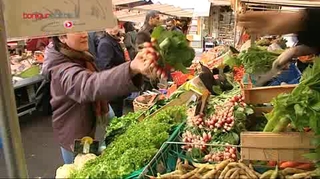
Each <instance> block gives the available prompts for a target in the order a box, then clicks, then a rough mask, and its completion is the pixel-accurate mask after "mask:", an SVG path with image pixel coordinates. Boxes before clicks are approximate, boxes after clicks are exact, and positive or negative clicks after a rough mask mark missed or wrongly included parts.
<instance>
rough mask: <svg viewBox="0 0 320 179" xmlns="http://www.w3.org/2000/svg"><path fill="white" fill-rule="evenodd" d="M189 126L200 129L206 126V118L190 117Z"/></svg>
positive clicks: (201, 116)
mask: <svg viewBox="0 0 320 179" xmlns="http://www.w3.org/2000/svg"><path fill="white" fill-rule="evenodd" d="M188 125H189V126H193V127H198V128H199V129H202V128H204V126H205V116H204V115H203V114H201V115H197V116H189V117H188Z"/></svg>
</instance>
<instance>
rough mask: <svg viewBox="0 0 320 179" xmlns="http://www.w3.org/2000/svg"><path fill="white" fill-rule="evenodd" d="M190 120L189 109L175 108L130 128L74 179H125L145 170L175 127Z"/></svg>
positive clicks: (134, 124) (73, 176) (75, 175)
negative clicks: (143, 168) (187, 118)
mask: <svg viewBox="0 0 320 179" xmlns="http://www.w3.org/2000/svg"><path fill="white" fill-rule="evenodd" d="M185 119H186V108H185V107H179V106H176V107H172V108H169V109H167V110H164V111H161V112H159V113H158V114H156V115H155V116H153V117H150V118H146V119H145V120H144V121H142V122H139V123H133V124H132V125H130V126H129V127H128V128H127V130H126V131H125V133H123V134H122V135H119V136H118V137H116V139H115V140H114V141H113V142H112V143H111V144H110V145H109V146H107V148H106V149H105V150H104V151H103V153H102V155H101V156H99V157H97V158H96V159H94V160H91V161H89V162H88V163H86V164H85V166H84V168H83V169H81V170H79V171H76V172H74V173H73V174H71V176H70V178H125V177H126V176H128V175H130V173H132V172H134V171H135V170H138V169H141V168H142V167H144V166H145V165H146V164H147V163H148V162H149V161H150V160H151V158H152V157H153V156H154V155H155V154H156V153H157V151H158V150H159V148H160V147H161V145H162V143H163V142H165V141H166V140H167V139H168V138H169V135H170V132H171V129H172V127H173V126H175V125H177V124H179V123H181V122H182V121H184V120H185Z"/></svg>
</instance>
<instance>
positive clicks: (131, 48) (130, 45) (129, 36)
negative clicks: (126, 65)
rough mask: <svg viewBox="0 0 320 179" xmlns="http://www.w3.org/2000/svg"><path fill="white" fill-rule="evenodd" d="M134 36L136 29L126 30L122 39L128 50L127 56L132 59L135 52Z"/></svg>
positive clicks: (135, 35)
mask: <svg viewBox="0 0 320 179" xmlns="http://www.w3.org/2000/svg"><path fill="white" fill-rule="evenodd" d="M136 37H137V32H136V31H131V32H127V33H126V35H125V38H124V41H123V42H124V44H125V46H126V48H127V50H128V52H129V56H130V59H131V60H133V59H134V57H135V56H136V54H137V53H136Z"/></svg>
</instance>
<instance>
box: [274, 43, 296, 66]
mask: <svg viewBox="0 0 320 179" xmlns="http://www.w3.org/2000/svg"><path fill="white" fill-rule="evenodd" d="M294 56H295V48H289V49H287V50H286V51H284V52H283V53H282V54H281V55H280V56H279V57H278V58H277V59H276V60H275V61H274V62H273V64H272V69H274V70H282V69H284V68H285V67H286V65H287V64H288V63H289V62H290V61H292V58H294Z"/></svg>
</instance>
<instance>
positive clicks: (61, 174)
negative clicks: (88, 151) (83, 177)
mask: <svg viewBox="0 0 320 179" xmlns="http://www.w3.org/2000/svg"><path fill="white" fill-rule="evenodd" d="M76 168H77V167H76V165H74V164H64V165H63V166H61V167H59V168H58V169H57V171H56V179H58V178H68V177H69V176H70V174H71V173H72V172H73V171H75V170H76Z"/></svg>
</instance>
